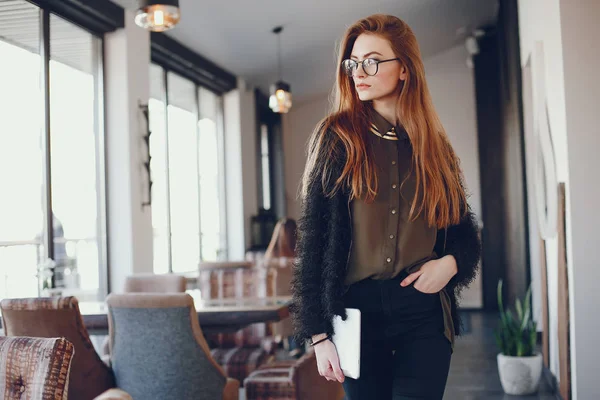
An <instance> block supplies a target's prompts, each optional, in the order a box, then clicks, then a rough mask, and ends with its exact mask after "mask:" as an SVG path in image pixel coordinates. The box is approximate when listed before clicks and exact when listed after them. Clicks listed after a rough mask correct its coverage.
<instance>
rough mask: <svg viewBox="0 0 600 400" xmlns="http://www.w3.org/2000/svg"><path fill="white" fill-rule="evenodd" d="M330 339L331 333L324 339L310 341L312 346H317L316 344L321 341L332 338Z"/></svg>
mask: <svg viewBox="0 0 600 400" xmlns="http://www.w3.org/2000/svg"><path fill="white" fill-rule="evenodd" d="M330 339H331V335H327V336H325V337H324V338H323V339H320V340H317V341H316V342H311V343H310V345H311V346H316V345H318V344H319V343H321V342H324V341H326V340H330Z"/></svg>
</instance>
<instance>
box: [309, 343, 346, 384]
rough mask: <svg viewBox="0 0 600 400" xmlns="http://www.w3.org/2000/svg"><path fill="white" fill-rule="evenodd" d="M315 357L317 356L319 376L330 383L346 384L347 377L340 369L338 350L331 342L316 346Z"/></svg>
mask: <svg viewBox="0 0 600 400" xmlns="http://www.w3.org/2000/svg"><path fill="white" fill-rule="evenodd" d="M315 355H316V356H317V368H318V369H319V375H321V376H323V377H325V378H326V379H327V380H328V381H338V382H340V383H341V382H344V378H345V377H344V373H343V372H342V369H341V368H340V359H339V357H338V352H337V348H336V347H335V344H333V342H332V341H331V340H325V341H324V342H321V343H318V344H316V345H315Z"/></svg>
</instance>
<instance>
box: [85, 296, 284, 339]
mask: <svg viewBox="0 0 600 400" xmlns="http://www.w3.org/2000/svg"><path fill="white" fill-rule="evenodd" d="M290 302H291V297H289V296H285V297H266V298H240V299H219V300H196V301H195V307H196V312H197V314H198V322H199V323H200V327H201V328H202V330H203V331H204V332H206V333H216V332H237V331H238V330H240V329H242V328H244V327H246V326H248V325H250V324H254V323H258V322H276V321H281V320H282V319H285V318H287V317H288V316H289V305H290ZM79 309H80V310H81V314H82V317H83V323H84V325H85V326H86V328H87V330H88V331H89V333H90V334H92V335H106V334H108V307H107V305H106V303H103V302H81V303H79Z"/></svg>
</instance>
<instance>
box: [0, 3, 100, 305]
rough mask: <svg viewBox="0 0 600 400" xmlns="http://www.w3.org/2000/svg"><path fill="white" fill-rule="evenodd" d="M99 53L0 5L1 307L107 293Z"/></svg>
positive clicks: (53, 24) (38, 17)
mask: <svg viewBox="0 0 600 400" xmlns="http://www.w3.org/2000/svg"><path fill="white" fill-rule="evenodd" d="M40 32H48V34H47V35H45V36H44V37H41V34H40ZM40 43H42V44H43V47H42V48H40ZM101 46H102V39H100V38H99V37H96V36H94V35H93V34H91V33H89V32H87V31H85V30H83V29H82V28H79V27H78V26H76V25H74V24H73V23H71V22H68V21H67V20H64V19H62V18H61V17H59V16H57V15H54V14H50V13H49V12H48V11H46V10H41V9H39V8H38V7H36V6H34V5H32V4H30V3H28V2H26V1H19V0H11V1H8V2H5V3H3V4H2V5H0V59H2V63H0V87H1V88H2V92H3V93H4V94H5V95H4V96H0V121H2V123H1V125H0V185H1V187H2V188H3V189H4V191H3V196H0V221H2V223H0V298H3V297H26V296H37V295H39V294H44V293H46V294H48V293H49V290H50V291H51V290H53V289H60V290H63V291H67V292H69V291H70V292H71V293H76V294H78V295H80V296H83V297H85V298H97V297H98V296H99V294H100V293H103V292H104V291H105V287H104V282H105V279H103V278H102V275H103V274H105V273H106V272H105V271H106V266H105V260H106V258H105V257H104V254H105V253H104V247H103V243H104V241H105V240H104V239H105V237H104V236H105V234H104V232H105V220H104V215H105V212H104V210H103V204H104V199H103V196H104V189H103V187H102V183H101V182H104V175H103V173H104V168H103V164H102V162H101V161H102V159H103V139H102V138H103V135H102V134H101V129H100V127H101V126H102V124H101V118H102V113H101V109H102V106H101V104H102V101H101V100H102V97H101V93H102V91H101V79H100V77H101V66H102V59H101ZM44 48H46V49H50V52H49V53H48V52H45V51H43V49H44ZM46 72H47V73H46ZM46 76H47V77H48V79H46ZM8 94H10V95H8ZM48 260H51V261H52V263H53V268H52V269H46V270H40V272H38V268H41V266H43V265H46V266H48V267H49V266H50V263H48V262H47V261H48ZM85 294H88V295H89V296H85Z"/></svg>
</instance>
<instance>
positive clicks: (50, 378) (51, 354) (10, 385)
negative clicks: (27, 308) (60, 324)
mask: <svg viewBox="0 0 600 400" xmlns="http://www.w3.org/2000/svg"><path fill="white" fill-rule="evenodd" d="M73 353H74V348H73V345H72V344H71V343H70V342H69V341H68V340H66V339H64V338H52V339H46V338H31V337H0V393H2V394H3V399H4V400H20V399H41V400H67V396H68V394H69V393H68V385H69V372H70V369H71V360H72V358H73ZM71 398H77V399H78V397H75V396H73V397H71Z"/></svg>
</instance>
